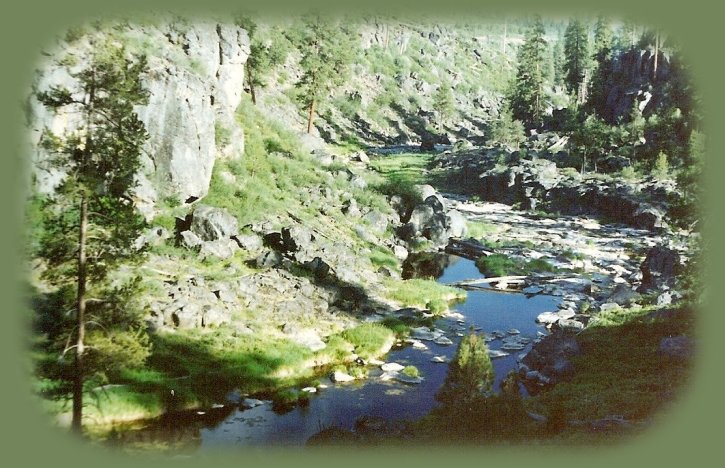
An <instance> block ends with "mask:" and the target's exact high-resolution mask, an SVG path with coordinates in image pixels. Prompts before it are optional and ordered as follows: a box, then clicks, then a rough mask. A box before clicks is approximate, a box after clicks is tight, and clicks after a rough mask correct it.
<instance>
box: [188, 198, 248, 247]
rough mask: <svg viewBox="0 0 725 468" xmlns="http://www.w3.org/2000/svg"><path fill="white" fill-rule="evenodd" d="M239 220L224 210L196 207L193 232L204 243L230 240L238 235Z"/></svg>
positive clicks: (202, 206)
mask: <svg viewBox="0 0 725 468" xmlns="http://www.w3.org/2000/svg"><path fill="white" fill-rule="evenodd" d="M238 229H239V228H238V225H237V219H236V218H235V217H234V216H232V215H231V214H229V212H227V210H225V209H223V208H215V207H212V206H207V205H196V208H195V209H194V213H193V218H192V221H191V232H193V233H194V234H196V235H197V236H198V237H199V239H201V240H203V241H215V240H218V239H229V238H230V237H232V236H236V235H237V234H238Z"/></svg>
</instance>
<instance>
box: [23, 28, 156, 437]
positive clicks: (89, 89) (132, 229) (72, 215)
mask: <svg viewBox="0 0 725 468" xmlns="http://www.w3.org/2000/svg"><path fill="white" fill-rule="evenodd" d="M145 66H146V61H145V58H144V57H139V58H137V59H136V60H130V59H129V58H127V55H126V51H125V49H124V48H123V47H122V46H119V45H117V43H114V42H113V41H112V40H111V39H107V40H106V41H104V42H102V43H99V44H93V49H92V52H91V57H90V59H89V60H88V63H87V65H86V66H85V68H83V69H82V70H81V71H79V72H77V73H75V74H74V75H73V76H74V78H75V79H76V80H77V82H78V87H77V89H66V88H61V87H54V88H51V89H50V90H49V91H46V92H42V93H39V94H38V95H37V98H38V100H39V101H40V102H41V103H42V104H43V105H45V106H46V107H48V108H50V109H53V110H55V111H57V112H63V113H66V114H71V115H73V114H74V115H78V116H79V117H80V126H79V127H78V128H77V129H76V130H74V131H68V132H66V133H64V134H62V135H56V134H53V133H52V132H51V131H50V130H46V131H45V132H44V134H43V138H42V140H41V144H42V145H43V146H44V148H45V149H46V150H47V151H48V154H49V155H50V156H49V163H50V164H52V165H54V166H55V167H58V168H61V169H62V170H63V171H64V172H65V173H66V176H65V179H64V180H63V182H62V183H61V185H60V186H59V187H58V189H57V190H56V192H55V194H54V195H53V196H52V197H50V198H49V199H48V200H47V203H46V205H45V207H44V208H45V210H44V211H45V213H46V214H45V216H46V219H45V220H44V224H43V230H44V235H43V238H42V241H41V243H40V248H39V252H38V253H39V255H40V256H41V257H42V258H43V259H44V260H45V261H46V267H47V268H46V270H45V272H44V277H45V279H46V280H47V281H48V282H49V283H50V284H53V285H55V286H57V287H58V288H60V289H64V288H65V290H68V288H69V287H71V286H72V285H73V284H75V289H76V294H75V311H76V314H75V324H74V325H75V326H74V327H73V329H72V331H71V332H70V335H71V336H74V337H75V339H74V340H72V339H71V337H68V342H69V343H70V342H74V344H73V346H68V347H66V349H65V350H64V352H63V354H66V352H67V351H69V350H70V349H74V357H75V359H74V367H73V372H72V379H73V390H72V393H73V419H72V423H71V427H72V429H73V430H74V431H76V432H80V431H81V421H82V408H83V386H84V380H85V377H86V375H87V368H86V366H87V363H86V362H85V359H86V347H87V345H88V342H87V341H86V325H87V324H88V323H91V321H92V322H93V324H95V325H99V327H103V328H106V327H105V326H104V325H114V326H116V325H119V324H120V329H118V328H116V329H115V330H110V329H107V331H108V333H107V334H97V335H96V338H97V339H98V341H104V340H105V347H106V348H108V347H116V348H118V350H120V351H133V352H135V351H138V354H136V355H135V356H136V358H139V359H141V360H142V359H145V356H146V354H147V353H146V354H145V353H144V350H143V348H144V347H147V343H146V342H144V340H143V338H142V337H141V333H140V330H139V329H138V328H137V329H135V330H131V329H124V327H126V326H130V325H132V323H133V322H134V320H133V319H131V318H130V317H128V316H124V315H123V313H122V312H121V310H122V309H120V308H119V307H118V304H119V298H120V297H121V296H123V295H124V294H122V291H121V290H120V289H118V288H115V290H113V289H112V290H111V292H110V293H109V294H108V296H104V297H90V295H92V294H93V295H96V294H98V293H99V292H102V291H104V290H105V291H108V289H104V288H103V287H102V286H103V285H104V282H105V281H106V279H107V278H108V275H109V272H110V271H112V269H113V267H114V266H115V265H117V264H118V263H119V262H120V261H124V260H129V259H132V258H138V256H139V251H138V249H136V248H134V246H133V242H134V241H135V240H136V238H137V237H138V234H139V232H140V229H141V228H142V227H143V225H144V223H143V219H142V218H141V217H140V216H139V215H138V213H137V212H136V210H135V208H134V205H133V202H132V199H131V191H132V190H133V188H134V186H135V180H136V179H135V176H136V171H137V169H138V167H139V155H140V154H141V150H142V146H143V144H144V142H145V141H146V139H147V133H146V130H145V128H144V126H143V123H142V122H141V121H140V120H139V119H138V117H137V116H136V114H135V113H134V110H133V107H134V106H135V105H140V104H144V103H145V102H146V99H147V92H146V91H145V90H144V89H143V87H142V86H141V83H140V80H139V76H140V74H141V73H143V71H144V70H145ZM100 315H103V316H105V318H106V319H107V320H106V322H105V324H103V323H100V322H98V321H96V320H95V319H96V318H97V316H100ZM116 332H117V333H116ZM136 335H138V339H137V340H134V339H133V338H132V337H133V336H136ZM100 347H103V343H101V346H100ZM139 348H141V349H139ZM146 349H147V348H146ZM112 354H114V353H113V352H111V353H109V354H107V357H108V356H110V355H112ZM121 356H122V358H121V359H123V356H126V355H124V354H121ZM101 357H102V356H100V355H99V354H98V353H96V354H95V360H96V361H98V360H99V359H100V360H101V361H103V359H101Z"/></svg>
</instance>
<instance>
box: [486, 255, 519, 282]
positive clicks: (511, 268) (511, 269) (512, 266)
mask: <svg viewBox="0 0 725 468" xmlns="http://www.w3.org/2000/svg"><path fill="white" fill-rule="evenodd" d="M476 266H477V267H478V269H479V271H480V272H481V273H483V274H484V275H486V276H487V277H489V278H493V277H498V276H509V275H517V274H521V273H522V270H521V268H520V264H519V263H518V262H516V261H514V260H513V259H512V258H510V257H508V256H507V255H503V254H493V255H489V256H482V257H480V258H479V259H478V260H476Z"/></svg>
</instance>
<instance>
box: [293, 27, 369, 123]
mask: <svg viewBox="0 0 725 468" xmlns="http://www.w3.org/2000/svg"><path fill="white" fill-rule="evenodd" d="M304 24H305V26H306V36H305V38H304V39H303V43H302V60H300V66H301V67H302V70H303V75H302V79H301V80H300V85H301V88H302V95H301V101H302V103H303V105H304V106H305V108H306V109H307V133H311V132H312V124H313V121H314V118H315V112H316V109H317V106H318V105H319V104H320V102H321V101H323V100H324V99H325V98H327V97H328V96H329V95H330V93H331V92H332V90H333V89H335V88H336V87H337V86H339V85H341V84H342V83H344V81H345V78H346V76H347V73H348V71H349V67H350V64H351V63H352V59H353V57H354V55H355V50H356V45H355V42H354V41H353V37H352V34H351V33H350V32H349V31H348V30H347V29H346V28H344V27H343V26H342V25H340V24H335V23H334V22H332V21H330V20H328V19H326V18H321V17H320V16H310V17H307V18H305V20H304Z"/></svg>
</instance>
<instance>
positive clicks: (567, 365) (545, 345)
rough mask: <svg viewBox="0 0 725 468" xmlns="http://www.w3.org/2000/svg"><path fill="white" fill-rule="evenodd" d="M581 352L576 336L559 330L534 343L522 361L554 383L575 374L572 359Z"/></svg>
mask: <svg viewBox="0 0 725 468" xmlns="http://www.w3.org/2000/svg"><path fill="white" fill-rule="evenodd" d="M580 353H581V349H580V347H579V344H578V343H577V340H576V338H575V337H574V336H571V335H567V334H564V333H563V332H557V333H553V334H551V335H548V336H545V337H543V338H542V339H541V341H539V342H538V343H536V344H534V346H533V348H532V349H531V351H530V352H529V353H528V354H527V355H526V356H525V357H524V358H523V359H522V361H521V362H522V363H523V364H524V365H525V366H526V367H527V368H528V369H531V371H534V372H539V373H541V375H543V376H545V377H546V378H547V379H549V381H550V383H552V384H554V383H556V382H559V381H562V380H566V379H568V378H569V377H571V376H572V375H573V372H574V367H573V365H572V363H571V361H570V359H571V358H572V357H574V356H576V355H579V354H580Z"/></svg>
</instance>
